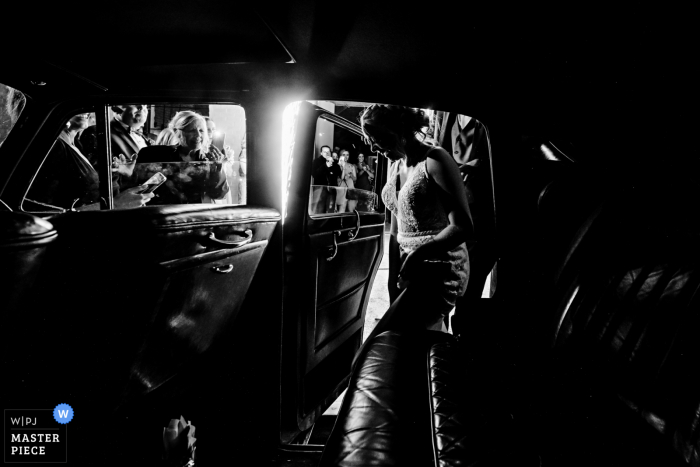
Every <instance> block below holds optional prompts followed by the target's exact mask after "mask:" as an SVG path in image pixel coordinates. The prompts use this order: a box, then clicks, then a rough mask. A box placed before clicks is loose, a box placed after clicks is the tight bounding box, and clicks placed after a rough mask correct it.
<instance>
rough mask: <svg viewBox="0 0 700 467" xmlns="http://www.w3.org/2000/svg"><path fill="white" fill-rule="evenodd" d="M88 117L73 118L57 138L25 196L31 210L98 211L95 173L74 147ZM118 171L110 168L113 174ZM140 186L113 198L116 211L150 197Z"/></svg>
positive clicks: (98, 183) (86, 124)
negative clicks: (72, 209)
mask: <svg viewBox="0 0 700 467" xmlns="http://www.w3.org/2000/svg"><path fill="white" fill-rule="evenodd" d="M89 118H90V114H88V113H81V114H78V115H75V116H74V117H72V118H71V119H70V120H68V122H67V123H66V127H65V128H64V129H63V130H62V131H61V134H60V135H59V136H58V139H56V142H55V143H54V145H53V147H52V148H51V151H50V152H49V154H48V156H47V157H46V159H45V160H44V163H43V164H42V166H41V169H40V170H39V173H38V175H37V176H36V178H35V179H34V181H33V182H32V186H31V188H30V190H29V193H28V195H27V201H30V202H31V203H32V205H31V206H28V209H31V210H41V209H42V207H43V208H54V209H55V208H62V209H71V208H75V209H78V210H97V209H100V203H99V201H100V182H99V177H98V175H97V171H96V170H95V168H94V167H93V166H92V164H91V163H90V162H89V161H88V160H87V158H86V157H85V155H83V153H82V152H81V151H80V149H78V148H77V147H76V145H75V137H76V134H77V133H78V132H80V131H82V130H85V129H86V128H87V126H88V119H89ZM117 170H118V169H115V168H113V169H112V171H113V173H114V172H116V171H117ZM141 190H143V187H141V186H137V187H133V188H129V189H127V190H124V191H122V192H120V193H117V194H115V196H114V207H115V208H133V207H139V206H143V205H145V204H146V203H148V201H149V200H150V199H151V198H152V197H153V194H152V193H147V194H141V193H139V192H140V191H141Z"/></svg>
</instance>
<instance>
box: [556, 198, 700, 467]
mask: <svg viewBox="0 0 700 467" xmlns="http://www.w3.org/2000/svg"><path fill="white" fill-rule="evenodd" d="M651 212H654V211H651ZM658 212H659V213H662V212H663V211H658ZM648 214H649V210H648V205H647V206H640V205H635V206H630V205H629V203H628V202H626V200H624V199H617V200H612V201H610V202H608V203H606V205H605V206H604V208H603V209H602V212H601V213H600V215H598V216H596V217H594V218H592V219H591V221H590V223H589V226H588V228H587V229H586V231H585V232H584V233H583V234H582V235H581V236H580V238H579V239H578V241H576V242H574V244H573V247H572V249H571V251H569V253H568V255H567V259H568V263H567V264H565V265H564V267H563V268H562V270H561V272H562V273H561V275H560V277H559V283H558V291H559V294H558V307H557V312H556V313H555V314H554V316H553V318H554V319H553V323H552V324H553V327H554V329H555V332H554V341H553V343H554V350H555V352H554V361H553V367H552V371H553V374H554V375H555V379H554V381H555V383H554V384H563V385H564V386H563V387H564V388H565V389H563V390H562V389H561V387H560V389H559V390H558V391H559V392H560V393H562V394H563V395H560V396H557V398H556V400H557V401H559V402H560V403H562V404H563V405H571V407H573V406H574V405H576V404H581V401H585V402H584V403H583V404H582V405H580V406H579V407H578V408H577V409H576V410H574V409H572V410H573V412H574V413H577V414H578V416H579V417H583V418H585V419H588V420H590V419H596V417H597V416H599V417H600V418H605V422H604V425H607V426H608V427H613V428H610V433H608V434H609V435H610V436H614V437H616V438H617V439H618V441H619V443H620V452H623V450H624V447H623V446H622V445H623V444H624V442H623V440H624V439H626V440H627V441H628V442H629V443H630V444H629V445H628V446H627V447H628V448H629V450H627V451H626V453H625V454H621V455H622V456H623V457H624V456H631V455H632V454H630V453H631V452H632V451H635V452H636V454H635V455H636V456H637V457H638V458H639V459H644V457H645V456H647V460H651V459H656V460H658V461H659V462H663V463H665V464H667V465H671V464H673V463H676V462H678V463H680V462H685V463H687V464H689V465H693V466H697V465H700V380H699V379H698V378H697V375H698V369H699V368H700V339H698V338H697V336H698V334H699V333H700V242H699V240H700V236H699V235H698V233H697V232H696V231H694V230H692V229H689V228H688V224H687V223H684V219H677V218H676V219H675V220H674V219H671V218H668V217H667V218H665V219H664V220H665V221H666V222H663V221H662V220H661V219H660V218H659V217H661V216H650V215H648ZM577 401H578V402H577ZM592 401H595V402H592ZM584 407H586V408H584ZM595 414H597V415H595ZM635 419H636V420H637V422H634V420H635ZM649 427H651V428H653V430H651V429H650V428H649ZM600 431H601V432H605V431H606V430H600ZM650 431H655V432H656V435H657V436H653V435H651V434H650ZM632 433H634V435H633V434H632ZM621 434H623V436H620V435H621ZM603 436H604V435H603ZM645 440H646V441H645ZM591 444H593V443H591ZM672 450H675V451H676V453H677V454H679V456H674V455H673V454H671V451H672ZM654 456H656V457H654ZM627 459H628V460H629V458H627ZM681 460H682V461H681Z"/></svg>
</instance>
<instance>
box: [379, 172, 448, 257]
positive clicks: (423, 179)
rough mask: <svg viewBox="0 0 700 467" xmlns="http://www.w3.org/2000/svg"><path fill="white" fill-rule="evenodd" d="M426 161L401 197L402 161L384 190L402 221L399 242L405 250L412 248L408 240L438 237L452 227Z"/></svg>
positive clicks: (391, 206)
mask: <svg viewBox="0 0 700 467" xmlns="http://www.w3.org/2000/svg"><path fill="white" fill-rule="evenodd" d="M426 160H427V159H426ZM426 160H423V161H421V162H419V163H418V164H417V165H416V167H415V169H414V170H413V172H412V173H411V175H410V176H409V177H408V179H407V180H406V183H404V185H403V187H401V190H400V191H399V194H398V196H397V194H396V182H397V181H398V169H399V164H400V162H395V163H394V164H392V166H391V170H390V172H389V179H388V181H387V183H386V185H384V189H383V190H382V199H383V200H384V204H385V205H386V207H387V208H389V210H391V212H392V213H394V215H395V216H396V219H397V220H398V222H399V243H400V244H402V247H404V249H406V247H407V246H408V245H407V244H406V243H407V242H408V238H410V237H414V238H415V237H423V236H432V235H435V234H437V233H438V232H440V231H441V230H443V229H444V228H445V227H447V225H448V224H449V220H448V218H447V213H446V212H445V208H444V207H443V205H442V203H441V202H440V199H439V194H438V192H437V190H436V188H435V186H434V185H432V184H431V183H429V178H428V172H427V170H426ZM402 238H403V239H404V240H405V241H404V242H402V241H401V239H402ZM409 249H410V248H409Z"/></svg>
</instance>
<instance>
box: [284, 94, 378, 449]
mask: <svg viewBox="0 0 700 467" xmlns="http://www.w3.org/2000/svg"><path fill="white" fill-rule="evenodd" d="M299 105H300V107H299V113H298V116H297V121H296V132H295V135H294V149H293V153H292V157H291V165H290V172H291V176H290V182H289V188H288V189H289V196H288V200H289V204H288V207H287V217H286V219H285V226H284V236H285V297H284V306H283V309H284V312H283V343H282V346H283V352H282V359H283V363H282V368H283V373H282V434H281V437H282V440H283V442H288V441H290V440H292V439H293V438H294V436H296V434H297V433H299V432H301V431H303V430H307V429H308V428H310V427H311V426H312V425H313V423H314V421H315V420H316V418H317V417H318V416H320V415H321V414H322V413H323V412H324V411H325V409H326V408H327V407H328V406H329V405H330V404H331V403H332V402H333V400H334V399H335V398H336V397H337V396H338V395H339V394H340V392H342V390H343V389H344V387H345V382H346V378H347V376H348V375H349V372H350V365H351V363H352V358H353V357H354V354H355V352H356V351H357V349H358V348H359V346H360V344H361V343H362V332H363V326H364V320H365V311H366V308H367V304H368V302H369V295H370V291H371V288H372V282H373V280H374V277H375V274H376V272H377V269H378V267H379V263H380V261H381V258H382V254H383V234H384V213H383V211H381V212H348V213H343V214H331V215H327V214H326V215H319V216H315V215H310V214H309V208H308V207H309V198H310V193H311V190H309V186H310V183H311V180H312V177H311V166H312V161H313V159H314V157H315V153H316V150H315V131H316V123H317V119H318V118H319V117H321V116H327V117H328V119H329V121H331V122H332V123H333V124H334V125H341V126H342V128H344V129H345V130H349V131H351V132H353V134H354V135H359V127H357V125H354V124H352V123H350V122H347V121H345V120H344V119H342V118H339V117H336V116H333V115H332V114H328V113H327V112H326V111H324V110H323V109H321V108H319V107H316V106H314V105H311V104H309V103H306V102H302V103H300V104H299ZM377 176H378V177H381V174H380V173H379V174H377Z"/></svg>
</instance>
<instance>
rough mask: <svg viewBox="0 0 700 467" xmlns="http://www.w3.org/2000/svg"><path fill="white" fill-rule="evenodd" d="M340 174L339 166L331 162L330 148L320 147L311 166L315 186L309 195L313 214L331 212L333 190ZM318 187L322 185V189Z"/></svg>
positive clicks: (333, 203)
mask: <svg viewBox="0 0 700 467" xmlns="http://www.w3.org/2000/svg"><path fill="white" fill-rule="evenodd" d="M340 173H341V170H340V166H339V165H338V164H337V163H336V162H335V161H334V160H333V156H332V155H331V148H330V146H325V145H324V146H321V155H320V156H318V157H317V158H316V159H314V161H313V163H312V165H311V175H312V176H313V179H314V180H313V185H316V187H315V188H314V189H313V192H312V194H311V209H312V212H313V213H314V214H322V213H325V212H333V208H334V207H335V189H334V188H335V187H337V186H338V177H340ZM319 185H323V188H321V187H320V186H319ZM328 187H334V188H328Z"/></svg>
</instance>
